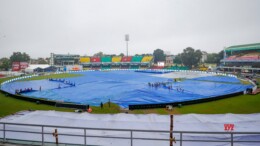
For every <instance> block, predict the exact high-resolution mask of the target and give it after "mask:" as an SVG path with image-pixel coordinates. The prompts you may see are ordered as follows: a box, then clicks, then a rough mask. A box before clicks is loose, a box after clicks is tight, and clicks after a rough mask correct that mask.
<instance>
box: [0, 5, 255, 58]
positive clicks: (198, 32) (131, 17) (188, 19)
mask: <svg viewBox="0 0 260 146" xmlns="http://www.w3.org/2000/svg"><path fill="white" fill-rule="evenodd" d="M125 34H129V35H130V41H129V54H130V55H134V54H141V53H152V52H153V50H155V49H157V48H161V49H163V50H165V51H170V52H171V53H172V54H177V53H180V52H182V50H183V49H184V48H186V47H193V48H195V49H200V50H203V51H207V52H219V51H220V50H222V49H223V48H224V47H228V46H231V45H239V44H248V43H257V42H260V0H0V57H10V55H11V54H12V52H15V51H21V52H26V53H28V54H29V55H30V56H31V57H33V58H37V57H49V56H50V53H51V52H53V53H65V54H67V53H70V54H80V55H93V54H94V53H96V52H99V51H102V52H104V53H106V54H119V53H121V52H122V53H125V52H126V44H125V41H124V35H125Z"/></svg>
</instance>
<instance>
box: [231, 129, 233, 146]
mask: <svg viewBox="0 0 260 146" xmlns="http://www.w3.org/2000/svg"><path fill="white" fill-rule="evenodd" d="M231 146H233V133H232V132H231Z"/></svg>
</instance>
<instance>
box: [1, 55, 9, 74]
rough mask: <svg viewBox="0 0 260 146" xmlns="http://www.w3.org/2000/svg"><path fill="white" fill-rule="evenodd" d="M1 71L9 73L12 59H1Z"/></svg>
mask: <svg viewBox="0 0 260 146" xmlns="http://www.w3.org/2000/svg"><path fill="white" fill-rule="evenodd" d="M0 62H1V64H0V69H1V70H5V71H8V69H9V68H10V67H11V64H10V59H8V58H6V57H4V58H1V59H0Z"/></svg>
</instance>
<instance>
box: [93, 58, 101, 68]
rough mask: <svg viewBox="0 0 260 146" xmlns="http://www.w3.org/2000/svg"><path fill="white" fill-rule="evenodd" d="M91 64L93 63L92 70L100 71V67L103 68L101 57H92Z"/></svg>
mask: <svg viewBox="0 0 260 146" xmlns="http://www.w3.org/2000/svg"><path fill="white" fill-rule="evenodd" d="M90 62H91V68H92V69H100V67H101V59H100V57H91V58H90Z"/></svg>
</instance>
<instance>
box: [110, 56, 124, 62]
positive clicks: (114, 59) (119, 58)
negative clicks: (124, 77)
mask: <svg viewBox="0 0 260 146" xmlns="http://www.w3.org/2000/svg"><path fill="white" fill-rule="evenodd" d="M121 59H122V57H121V56H114V57H113V58H112V62H113V63H120V62H121Z"/></svg>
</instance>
